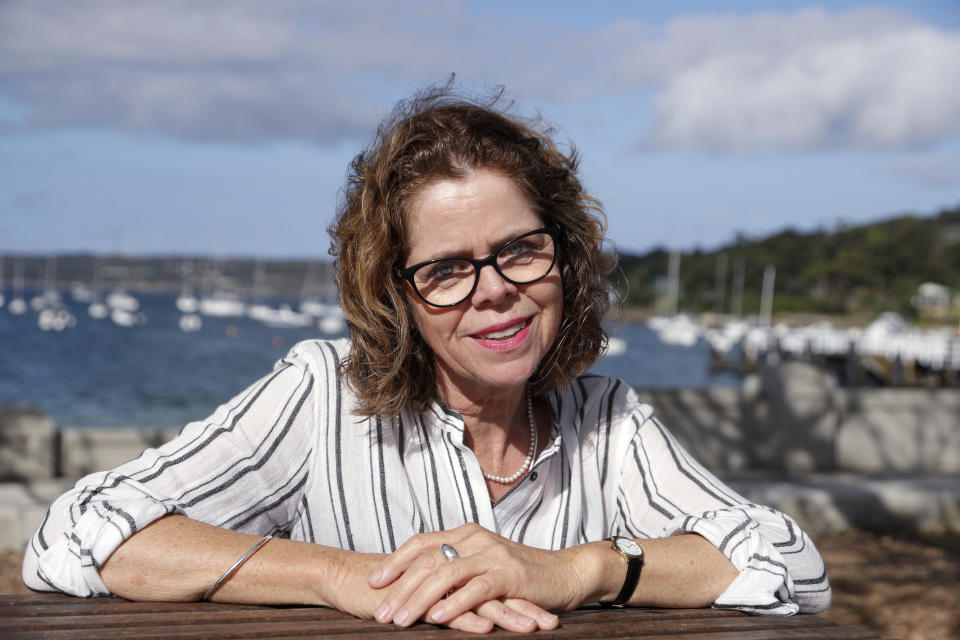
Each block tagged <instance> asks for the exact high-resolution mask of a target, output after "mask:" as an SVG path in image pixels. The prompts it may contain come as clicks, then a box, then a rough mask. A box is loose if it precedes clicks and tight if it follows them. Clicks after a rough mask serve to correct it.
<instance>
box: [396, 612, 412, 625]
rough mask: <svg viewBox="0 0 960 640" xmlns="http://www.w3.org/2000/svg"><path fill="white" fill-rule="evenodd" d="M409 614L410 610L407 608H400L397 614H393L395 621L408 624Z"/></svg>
mask: <svg viewBox="0 0 960 640" xmlns="http://www.w3.org/2000/svg"><path fill="white" fill-rule="evenodd" d="M409 615H410V612H409V611H407V610H406V609H400V611H397V613H396V615H395V616H393V621H394V622H395V623H397V624H407V617H408V616H409Z"/></svg>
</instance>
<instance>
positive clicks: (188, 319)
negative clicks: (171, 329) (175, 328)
mask: <svg viewBox="0 0 960 640" xmlns="http://www.w3.org/2000/svg"><path fill="white" fill-rule="evenodd" d="M202 326H203V318H201V317H200V316H198V315H197V314H195V313H185V314H183V315H182V316H180V331H183V332H184V333H196V332H197V331H200V328H201V327H202Z"/></svg>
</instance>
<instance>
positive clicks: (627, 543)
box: [601, 536, 643, 606]
mask: <svg viewBox="0 0 960 640" xmlns="http://www.w3.org/2000/svg"><path fill="white" fill-rule="evenodd" d="M610 542H611V543H612V545H611V549H613V550H614V551H616V552H617V553H619V554H620V555H621V556H622V557H623V558H624V559H625V560H626V561H627V575H626V577H625V578H624V579H623V586H622V587H621V588H620V593H618V594H617V597H616V598H614V600H613V601H612V602H603V603H601V604H604V605H609V606H612V605H622V604H626V603H627V602H628V601H629V600H630V596H632V595H633V592H634V591H636V590H637V584H638V583H639V582H640V570H641V569H643V549H642V548H641V547H640V545H638V544H637V543H636V541H635V540H630V539H628V538H623V537H621V536H613V537H612V538H610ZM618 542H622V543H623V546H622V548H621V545H620V544H618ZM631 547H632V548H633V549H632V550H633V552H631Z"/></svg>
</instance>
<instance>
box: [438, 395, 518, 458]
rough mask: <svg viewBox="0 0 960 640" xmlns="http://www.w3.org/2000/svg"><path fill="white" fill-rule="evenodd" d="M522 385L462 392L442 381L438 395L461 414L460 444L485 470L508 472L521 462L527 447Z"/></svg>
mask: <svg viewBox="0 0 960 640" xmlns="http://www.w3.org/2000/svg"><path fill="white" fill-rule="evenodd" d="M526 393H527V392H526V389H525V387H523V386H520V387H510V388H507V389H489V390H485V391H483V392H480V393H476V392H475V393H472V394H468V393H463V392H462V391H460V390H459V389H457V388H456V387H452V386H449V385H443V386H442V388H441V390H440V397H441V399H442V400H443V402H444V404H446V405H447V406H448V407H450V408H451V409H453V410H455V411H457V412H458V413H459V414H460V415H461V416H462V417H463V423H464V444H465V445H466V446H468V447H469V448H470V449H471V450H472V451H473V452H474V454H475V455H476V456H477V460H478V461H479V462H480V467H481V468H482V469H483V470H484V471H485V472H487V473H492V474H494V475H498V476H510V475H512V474H513V473H514V472H516V470H517V469H519V468H520V466H521V465H522V464H523V461H524V459H525V458H526V456H527V454H528V452H529V447H530V441H531V439H530V419H529V416H528V413H527V395H526Z"/></svg>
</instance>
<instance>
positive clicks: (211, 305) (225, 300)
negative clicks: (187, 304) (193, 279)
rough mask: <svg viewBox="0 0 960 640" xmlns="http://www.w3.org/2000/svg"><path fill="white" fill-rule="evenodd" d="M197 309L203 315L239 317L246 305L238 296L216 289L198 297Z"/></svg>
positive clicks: (243, 313) (243, 312) (244, 310)
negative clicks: (211, 292)
mask: <svg viewBox="0 0 960 640" xmlns="http://www.w3.org/2000/svg"><path fill="white" fill-rule="evenodd" d="M197 310H198V311H199V312H200V313H201V314H203V315H205V316H212V317H217V318H229V317H241V316H243V315H245V312H246V305H245V304H244V303H243V300H241V299H240V298H239V297H238V296H234V295H231V294H228V293H225V292H223V291H217V292H214V293H213V294H212V295H211V296H209V297H206V296H205V297H203V298H200V301H199V303H198V305H197Z"/></svg>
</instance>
